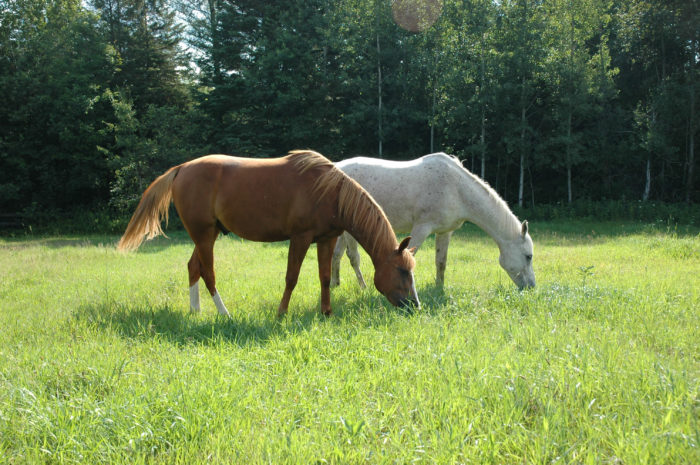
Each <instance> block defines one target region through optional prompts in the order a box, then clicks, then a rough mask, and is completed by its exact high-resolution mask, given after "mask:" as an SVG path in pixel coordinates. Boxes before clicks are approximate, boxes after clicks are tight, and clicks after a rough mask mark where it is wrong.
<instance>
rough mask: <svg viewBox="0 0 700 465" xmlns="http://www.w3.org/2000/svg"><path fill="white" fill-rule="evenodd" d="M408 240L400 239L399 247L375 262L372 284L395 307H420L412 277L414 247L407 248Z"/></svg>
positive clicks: (408, 238)
mask: <svg viewBox="0 0 700 465" xmlns="http://www.w3.org/2000/svg"><path fill="white" fill-rule="evenodd" d="M410 240H411V238H410V237H407V238H406V239H404V240H403V241H401V244H399V247H398V248H397V249H395V250H393V251H391V252H390V253H389V256H388V257H386V258H385V259H384V260H383V261H382V262H380V263H377V264H375V271H374V285H375V287H376V288H377V290H378V291H379V292H381V293H382V294H384V297H386V298H387V300H389V302H391V304H392V305H394V306H395V307H402V308H408V307H410V306H415V307H417V308H420V301H419V300H418V293H417V292H416V283H415V281H414V279H413V269H414V268H415V267H416V260H415V259H414V258H413V254H414V253H415V251H416V248H415V247H413V248H411V249H408V248H407V247H408V242H409V241H410Z"/></svg>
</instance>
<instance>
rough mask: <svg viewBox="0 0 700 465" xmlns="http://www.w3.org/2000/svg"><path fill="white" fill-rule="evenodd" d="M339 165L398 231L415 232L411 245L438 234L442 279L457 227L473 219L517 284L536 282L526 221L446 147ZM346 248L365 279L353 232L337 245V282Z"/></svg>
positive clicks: (438, 264)
mask: <svg viewBox="0 0 700 465" xmlns="http://www.w3.org/2000/svg"><path fill="white" fill-rule="evenodd" d="M336 166H337V167H338V168H340V169H341V170H342V171H344V172H345V173H346V174H347V175H348V176H350V177H351V178H353V179H355V180H356V181H357V182H358V183H360V185H361V186H362V187H364V188H365V189H366V190H367V191H368V192H369V193H370V194H371V195H372V197H374V199H375V200H376V201H377V203H378V204H379V205H380V206H381V207H382V208H383V209H384V212H385V213H386V215H387V218H388V219H389V222H391V224H392V226H393V228H394V231H395V232H397V233H410V235H411V242H410V244H409V247H420V245H421V244H422V243H423V241H424V240H425V239H426V238H427V237H428V236H429V235H430V234H433V233H435V234H436V237H435V244H436V253H435V261H436V268H437V274H436V281H437V282H438V283H442V281H443V279H444V270H445V266H446V261H447V248H448V246H449V241H450V237H451V235H452V232H454V230H456V229H457V228H459V227H460V226H461V225H462V224H463V223H464V222H465V221H471V222H473V223H475V224H476V225H477V226H479V227H480V228H482V229H483V230H484V231H485V232H486V233H487V234H489V235H490V236H491V237H492V238H493V239H494V240H495V241H496V243H497V244H498V246H499V248H500V249H501V265H502V266H503V267H504V269H506V271H508V274H509V275H510V276H511V278H512V279H513V280H514V281H515V282H516V284H518V285H519V286H521V287H525V286H530V285H534V281H535V278H534V272H533V271H532V266H531V260H532V241H531V239H530V237H529V235H528V234H527V225H526V223H524V224H522V225H521V224H520V222H519V221H518V219H517V218H516V217H515V215H513V213H512V212H511V211H510V209H509V208H508V206H507V205H506V203H505V202H504V201H503V199H501V198H500V197H499V196H498V194H497V193H496V192H495V191H494V190H493V189H491V187H489V186H488V184H486V183H485V182H484V181H482V180H481V179H480V178H479V177H477V176H475V175H473V174H472V173H470V172H469V171H468V170H466V169H465V168H463V167H462V163H461V162H460V161H459V159H458V158H457V157H454V156H452V155H447V154H445V153H442V152H440V153H433V154H429V155H425V156H423V157H420V158H417V159H415V160H409V161H392V160H383V159H378V158H370V157H355V158H350V159H347V160H343V161H340V162H338V163H336ZM521 242H522V243H524V246H522V244H521ZM345 248H347V251H348V256H349V257H350V261H351V263H352V265H353V268H355V272H356V274H357V276H358V279H359V280H360V283H361V284H362V283H363V282H364V281H363V280H362V278H361V273H360V270H359V255H358V254H357V245H356V243H355V242H354V240H353V239H352V238H351V237H350V236H349V235H348V234H343V236H341V238H340V240H339V241H338V245H337V247H336V251H335V252H336V253H335V256H334V258H333V276H332V283H333V284H334V285H337V284H338V283H339V271H338V268H339V266H340V257H342V254H343V251H344V250H345ZM504 256H505V257H507V259H506V260H504ZM511 257H513V258H511ZM528 257H529V258H528ZM516 262H517V264H516ZM516 268H517V269H516ZM513 270H515V271H513Z"/></svg>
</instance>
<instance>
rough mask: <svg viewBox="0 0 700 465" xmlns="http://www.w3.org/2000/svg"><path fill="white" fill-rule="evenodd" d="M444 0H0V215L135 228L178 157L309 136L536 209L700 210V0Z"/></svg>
mask: <svg viewBox="0 0 700 465" xmlns="http://www.w3.org/2000/svg"><path fill="white" fill-rule="evenodd" d="M442 3H443V9H442V14H441V16H440V17H439V18H438V20H437V22H436V23H435V24H433V25H432V26H431V27H430V28H427V29H426V30H424V31H423V32H420V33H415V32H409V31H406V30H404V29H402V28H401V27H399V26H398V25H397V24H395V23H394V20H393V17H392V2H391V1H389V0H340V1H330V0H310V1H302V0H283V1H278V2H265V1H260V0H244V1H224V0H207V1H206V2H201V1H196V0H120V1H115V0H91V2H89V3H88V4H86V3H85V2H81V1H79V0H22V1H19V0H9V1H7V2H5V3H3V4H2V5H3V6H2V7H1V8H0V95H1V96H2V104H1V105H0V213H2V214H10V213H11V214H15V213H22V212H24V213H25V217H32V218H44V219H43V220H41V221H40V222H41V223H47V222H50V221H49V220H50V219H51V218H56V217H58V216H60V215H69V213H67V212H75V211H98V212H101V213H99V214H98V215H97V216H99V215H102V214H105V215H111V216H113V217H115V218H117V217H118V218H120V220H119V222H123V221H124V220H125V219H128V215H129V213H130V211H131V210H132V209H133V207H134V204H135V203H136V202H137V201H138V198H139V196H140V194H141V192H142V191H143V189H145V187H146V186H147V185H148V183H150V182H151V181H152V179H153V178H155V177H156V176H157V175H159V174H161V173H162V172H163V171H164V170H165V169H166V168H168V167H170V166H172V165H175V164H178V163H181V162H183V161H185V160H188V159H191V158H194V157H196V156H199V155H203V154H205V153H214V152H218V153H231V154H237V155H244V156H265V157H266V156H278V155H281V154H283V153H285V152H286V151H288V150H291V149H297V148H312V149H315V150H318V151H321V152H322V153H324V154H325V155H327V156H328V157H329V158H331V159H333V160H339V159H342V158H346V157H350V156H355V155H369V156H378V155H380V156H382V157H385V158H394V159H409V158H415V157H418V156H420V155H423V154H425V153H428V152H429V151H431V150H434V151H438V150H442V151H447V152H450V153H454V154H456V155H458V156H460V157H461V158H462V159H463V160H464V165H465V167H467V168H469V169H471V170H472V171H474V172H475V173H477V174H483V176H484V177H485V178H486V180H487V181H488V182H489V183H491V185H493V186H494V187H495V188H496V189H497V190H498V192H499V193H500V194H501V195H503V196H504V197H505V198H506V200H507V201H508V202H509V203H510V204H511V205H518V204H522V207H521V208H523V209H527V211H531V212H533V214H534V215H535V216H539V217H543V218H550V217H555V216H557V215H564V216H571V215H574V216H575V215H577V214H581V215H584V216H591V215H593V213H591V212H589V211H588V208H589V206H590V205H599V209H600V215H601V217H608V216H610V215H614V214H618V215H620V217H622V218H638V219H643V220H651V219H658V218H659V217H663V218H664V219H665V218H667V217H673V218H674V219H675V220H677V221H684V222H694V221H696V220H695V219H694V218H696V217H697V214H694V213H693V212H694V210H692V205H693V204H694V203H696V202H697V201H698V187H697V186H698V182H697V178H698V175H697V165H698V161H697V160H698V157H697V156H696V154H695V152H696V151H697V148H696V147H697V145H698V142H697V139H698V132H699V131H698V126H699V124H698V113H699V112H698V108H697V107H698V102H699V101H700V96H699V95H698V93H699V92H698V84H697V82H698V80H699V79H698V77H699V76H698V68H699V67H700V64H699V61H698V59H697V57H698V55H699V54H700V52H699V50H700V45H699V43H700V31H699V29H700V26H699V25H700V13H699V9H698V2H697V1H696V0H693V1H687V0H684V1H680V0H679V1H675V0H674V1H670V2H669V1H662V0H653V1H644V2H642V1H638V0H631V1H622V0H581V1H579V2H570V1H566V0H547V1H544V2H542V1H533V0H508V1H502V2H493V1H490V0H449V1H447V0H446V1H444V2H442ZM176 13H177V15H178V19H177V20H176ZM583 199H585V200H583ZM611 199H612V200H611ZM636 199H644V200H645V201H646V202H645V203H642V204H640V205H642V207H640V208H641V210H643V211H645V213H644V214H639V215H637V213H634V214H632V213H631V212H632V211H633V210H629V209H628V207H627V206H628V205H630V203H629V202H636ZM590 202H595V203H590ZM601 202H602V203H601ZM660 202H670V203H673V202H686V203H689V204H690V205H691V207H690V211H689V212H685V210H684V211H683V212H681V213H678V214H676V212H674V211H669V212H668V215H666V213H665V212H666V211H667V209H666V207H665V206H664V205H667V204H666V203H660ZM568 203H570V204H571V205H568V206H567V207H566V208H564V207H562V206H561V205H564V204H568ZM545 205H549V207H547V206H545ZM582 205H586V207H585V208H584V207H582ZM615 205H617V206H615ZM620 205H622V206H620ZM635 205H636V204H635ZM591 208H593V207H591ZM655 209H657V210H658V211H659V212H662V213H664V214H661V213H659V214H654V213H653V211H654V210H655ZM647 210H648V211H647ZM634 211H637V210H634ZM103 212H104V213H103ZM538 212H540V213H538ZM686 213H687V214H686ZM634 215H637V216H634ZM70 216H74V215H72V214H71V215H70ZM681 217H684V218H686V219H685V220H683V219H682V218H681ZM688 218H690V219H688ZM80 222H81V223H87V224H90V221H82V220H80ZM99 223H104V221H99ZM37 224H38V223H37Z"/></svg>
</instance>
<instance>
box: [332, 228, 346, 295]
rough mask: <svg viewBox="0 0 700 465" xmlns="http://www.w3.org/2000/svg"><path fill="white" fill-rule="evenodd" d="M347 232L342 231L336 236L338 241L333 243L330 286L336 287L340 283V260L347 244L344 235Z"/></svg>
mask: <svg viewBox="0 0 700 465" xmlns="http://www.w3.org/2000/svg"><path fill="white" fill-rule="evenodd" d="M346 236H348V233H343V234H341V235H340V237H339V238H338V242H337V243H336V244H335V249H333V258H332V259H331V284H330V287H336V286H339V285H340V260H342V258H343V254H344V253H345V249H346V248H347V245H346V243H345V237H346Z"/></svg>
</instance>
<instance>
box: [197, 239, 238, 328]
mask: <svg viewBox="0 0 700 465" xmlns="http://www.w3.org/2000/svg"><path fill="white" fill-rule="evenodd" d="M218 234H219V232H218V231H216V230H214V233H213V234H212V235H211V237H212V238H211V239H210V240H203V241H195V249H194V250H195V253H196V254H197V256H198V257H199V272H200V274H201V276H202V279H203V280H204V284H205V285H206V286H207V290H208V291H209V294H211V298H212V299H213V300H214V305H216V310H218V312H219V313H220V314H221V315H225V316H229V317H230V316H231V315H229V313H228V310H227V309H226V305H224V302H223V301H222V300H221V296H220V295H219V291H217V290H216V275H215V274H214V241H215V240H216V236H217V235H218ZM193 258H194V254H193ZM190 261H192V260H190ZM192 277H193V275H192V271H191V270H190V285H191V284H192V281H191V280H192ZM191 289H192V288H191V287H190V291H191ZM191 296H192V294H190V297H191Z"/></svg>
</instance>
